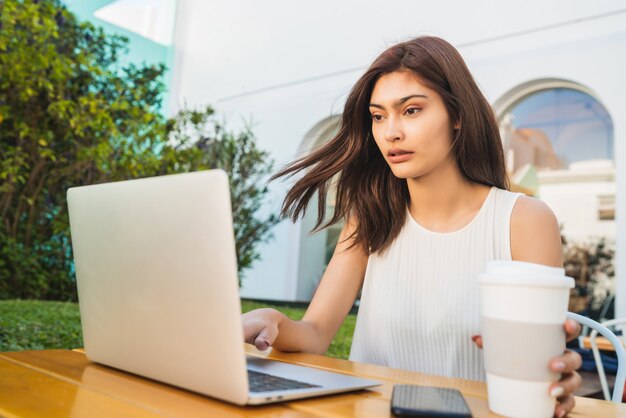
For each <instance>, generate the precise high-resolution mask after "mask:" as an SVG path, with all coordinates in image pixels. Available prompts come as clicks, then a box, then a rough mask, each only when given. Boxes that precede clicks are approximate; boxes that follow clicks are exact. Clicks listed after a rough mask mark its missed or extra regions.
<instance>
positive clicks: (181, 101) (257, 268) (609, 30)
mask: <svg viewBox="0 0 626 418" xmlns="http://www.w3.org/2000/svg"><path fill="white" fill-rule="evenodd" d="M145 1H148V0H145ZM171 18H172V19H173V21H174V23H173V35H172V48H173V59H172V82H171V85H170V92H169V94H170V96H169V97H170V104H169V108H170V112H176V111H178V110H179V109H181V108H183V107H199V106H202V105H205V104H212V105H214V106H215V107H216V109H217V111H218V112H219V113H220V114H222V115H224V118H225V121H226V123H227V125H228V127H229V128H232V129H237V128H240V127H241V126H242V125H244V124H249V125H251V126H252V129H253V131H254V133H255V134H256V136H257V138H258V145H259V146H260V147H261V148H263V149H265V150H268V151H269V152H270V153H271V155H272V156H273V158H274V160H275V162H276V167H277V168H278V167H280V166H282V165H284V164H286V163H288V162H290V161H292V160H294V159H295V158H297V157H299V156H302V155H304V154H306V153H307V152H310V150H311V149H313V148H314V147H315V146H317V145H319V144H320V143H322V142H323V141H325V140H328V138H329V137H331V136H332V134H333V132H334V131H335V130H336V129H337V123H338V120H339V117H340V115H341V112H342V107H343V103H344V101H345V98H346V95H347V93H348V92H349V90H350V88H351V86H352V85H353V83H354V82H355V81H356V80H357V79H358V77H359V76H360V74H361V73H362V72H363V71H364V70H365V68H366V66H367V65H368V64H369V63H370V62H371V61H372V60H373V59H374V58H375V57H376V56H377V55H378V54H379V53H380V52H382V50H384V49H385V48H386V47H388V46H390V45H391V44H393V43H396V42H398V41H402V40H406V39H408V38H411V37H413V36H417V35H424V34H428V35H436V36H440V37H443V38H444V39H446V40H448V41H449V42H451V43H452V44H453V45H455V46H456V47H457V48H458V49H459V51H460V52H461V54H462V55H463V56H464V58H465V60H466V62H467V64H468V66H469V68H470V70H471V72H472V74H473V75H474V77H475V79H476V80H477V82H478V84H479V85H480V87H481V89H482V90H483V92H484V94H485V95H486V97H487V98H488V100H489V101H490V102H491V103H492V105H493V107H494V110H495V112H496V114H497V116H498V118H499V120H500V121H501V128H502V133H503V141H504V146H505V150H506V153H507V167H508V169H509V172H510V175H511V178H512V179H513V180H514V182H516V183H517V184H518V185H519V186H520V188H521V190H525V191H527V192H529V193H531V194H534V195H536V196H538V197H539V198H541V199H543V200H544V201H545V202H546V203H547V204H548V205H549V206H550V207H552V209H553V210H554V211H555V213H556V215H557V217H558V219H559V221H560V222H561V224H562V226H563V233H564V235H566V236H568V238H569V239H576V240H585V239H589V238H591V237H595V236H604V237H609V238H610V239H615V240H616V246H617V247H616V248H617V253H616V254H617V258H616V270H617V281H616V282H617V296H616V301H617V302H616V308H617V315H619V316H626V277H625V275H626V273H623V274H621V272H626V241H624V240H622V239H620V237H625V236H626V161H625V158H624V157H626V145H625V144H626V99H625V98H626V83H625V82H624V76H623V74H626V5H624V3H623V2H621V1H619V0H606V1H602V2H586V1H583V0H574V1H568V0H554V1H551V2H545V1H539V0H529V1H527V2H524V3H520V2H516V1H501V2H493V1H488V0H475V1H472V2H463V1H456V0H455V1H448V2H414V1H409V0H398V1H394V2H391V3H389V2H388V3H380V2H374V1H369V0H366V1H354V0H350V1H343V2H332V1H329V0H320V1H318V2H313V3H311V2H309V3H306V2H304V3H303V2H289V1H286V0H274V1H270V2H269V3H268V2H262V3H259V2H251V1H243V0H214V1H205V0H178V1H177V2H176V13H175V15H174V16H172V17H171ZM289 186H290V183H289V182H273V183H271V184H270V193H269V197H268V201H267V203H266V205H265V207H264V208H263V210H264V211H267V212H277V211H278V210H279V208H280V205H281V202H282V199H283V197H284V195H285V193H286V191H287V190H288V188H289ZM622 191H623V192H622ZM330 200H331V201H330V202H329V205H331V206H332V199H330ZM314 212H315V210H314V209H311V210H310V211H309V212H308V213H307V216H306V217H305V218H304V219H303V220H302V221H301V222H299V223H296V224H293V223H291V222H289V221H284V222H282V223H280V224H279V225H277V226H276V227H275V228H274V230H273V235H274V237H273V239H272V240H270V241H269V242H267V243H265V244H263V245H262V246H261V247H260V251H261V260H259V261H258V262H257V263H255V264H254V266H253V267H252V268H251V269H249V270H248V271H246V272H245V273H244V274H245V278H244V281H243V288H242V295H243V296H245V297H250V298H255V299H270V300H308V299H310V297H311V295H312V294H313V292H314V291H315V288H316V286H317V283H318V282H319V279H320V278H321V275H322V274H323V271H324V267H325V263H326V262H327V260H328V257H329V251H330V250H332V245H333V242H334V240H335V239H336V234H337V228H334V229H330V230H328V231H324V232H321V233H318V234H316V235H310V234H309V232H308V231H309V230H310V228H311V226H312V225H313V223H314V219H315V217H316V213H314Z"/></svg>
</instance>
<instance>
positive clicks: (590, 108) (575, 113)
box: [502, 88, 614, 175]
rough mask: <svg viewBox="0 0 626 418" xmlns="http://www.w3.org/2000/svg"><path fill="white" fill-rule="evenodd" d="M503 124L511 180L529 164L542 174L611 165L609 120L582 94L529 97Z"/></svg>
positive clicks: (556, 91)
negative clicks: (592, 164) (594, 164)
mask: <svg viewBox="0 0 626 418" xmlns="http://www.w3.org/2000/svg"><path fill="white" fill-rule="evenodd" d="M502 123H503V128H504V146H505V149H506V152H507V160H508V161H507V164H508V168H509V171H510V172H511V174H513V175H515V174H516V173H517V172H518V171H519V170H520V169H523V168H524V166H526V165H528V164H530V165H532V166H533V167H534V169H536V170H537V171H544V170H563V169H570V168H575V167H576V166H577V165H578V166H580V165H581V164H580V163H583V162H590V161H596V162H598V161H604V162H605V163H604V165H610V164H611V162H612V161H613V149H614V147H613V123H612V121H611V117H610V116H609V114H608V112H607V111H606V109H605V108H604V106H602V104H601V103H600V102H598V100H596V99H595V98H594V97H592V96H591V95H589V94H587V93H585V92H583V91H579V90H574V89H571V88H552V89H546V90H541V91H538V92H534V93H531V94H529V95H527V96H526V97H524V98H522V99H521V100H519V101H518V102H517V103H515V104H514V105H513V106H512V107H510V108H509V109H508V111H507V112H506V114H505V115H504V116H503V118H502ZM577 163H579V164H577Z"/></svg>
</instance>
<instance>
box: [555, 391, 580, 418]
mask: <svg viewBox="0 0 626 418" xmlns="http://www.w3.org/2000/svg"><path fill="white" fill-rule="evenodd" d="M575 404H576V402H575V401H574V397H573V396H572V395H569V396H563V397H562V398H560V399H559V403H557V404H556V408H555V409H554V416H555V417H557V418H562V417H564V416H565V415H566V414H567V413H569V412H571V411H572V409H574V405H575Z"/></svg>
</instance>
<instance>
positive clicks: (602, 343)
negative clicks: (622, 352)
mask: <svg viewBox="0 0 626 418" xmlns="http://www.w3.org/2000/svg"><path fill="white" fill-rule="evenodd" d="M617 338H619V339H620V341H621V337H617ZM596 345H597V346H598V350H604V351H615V347H613V344H611V342H610V341H609V340H608V339H606V338H604V337H601V336H597V337H596ZM582 346H583V348H591V338H589V337H585V338H583V344H582Z"/></svg>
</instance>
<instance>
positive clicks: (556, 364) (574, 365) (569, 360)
mask: <svg viewBox="0 0 626 418" xmlns="http://www.w3.org/2000/svg"><path fill="white" fill-rule="evenodd" d="M582 363H583V359H582V357H581V356H580V354H578V353H577V352H575V351H572V350H565V352H564V353H563V355H562V356H558V357H555V358H553V359H552V360H551V361H550V370H552V371H553V372H557V373H571V372H573V371H574V370H578V369H579V368H580V366H581V365H582Z"/></svg>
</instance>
